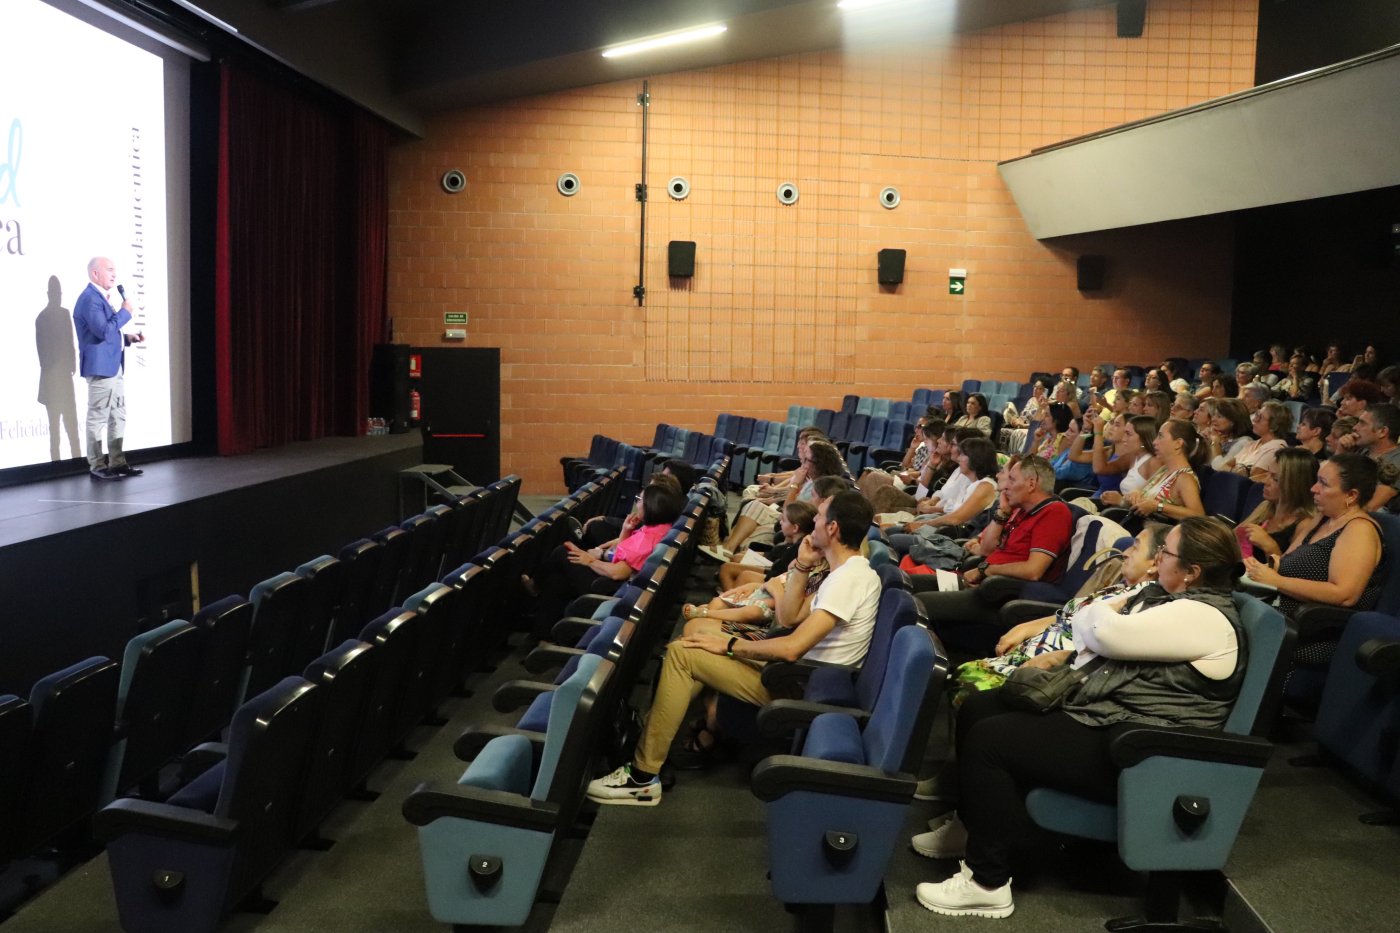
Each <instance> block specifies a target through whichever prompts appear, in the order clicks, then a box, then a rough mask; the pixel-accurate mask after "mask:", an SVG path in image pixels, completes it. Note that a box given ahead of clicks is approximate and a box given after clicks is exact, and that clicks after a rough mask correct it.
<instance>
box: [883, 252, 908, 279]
mask: <svg viewBox="0 0 1400 933" xmlns="http://www.w3.org/2000/svg"><path fill="white" fill-rule="evenodd" d="M879 281H880V284H881V285H898V284H899V283H900V282H903V281H904V250H902V249H882V250H880V273H879Z"/></svg>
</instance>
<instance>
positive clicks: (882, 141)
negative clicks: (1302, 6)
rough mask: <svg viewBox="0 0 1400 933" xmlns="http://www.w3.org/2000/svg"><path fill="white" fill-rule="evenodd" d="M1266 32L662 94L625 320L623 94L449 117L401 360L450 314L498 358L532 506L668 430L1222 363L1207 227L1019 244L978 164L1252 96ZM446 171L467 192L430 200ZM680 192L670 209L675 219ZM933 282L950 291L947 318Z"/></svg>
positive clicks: (635, 157)
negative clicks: (1079, 276) (788, 192)
mask: <svg viewBox="0 0 1400 933" xmlns="http://www.w3.org/2000/svg"><path fill="white" fill-rule="evenodd" d="M1257 18H1258V0H1154V2H1153V3H1152V4H1150V5H1149V8H1148V19H1147V28H1146V30H1145V33H1144V36H1143V38H1140V39H1118V38H1116V36H1115V25H1114V23H1115V21H1114V10H1113V7H1112V5H1108V6H1104V7H1098V8H1093V9H1087V10H1081V11H1077V12H1074V13H1070V14H1065V15H1061V16H1055V17H1050V18H1046V19H1042V20H1036V21H1033V22H1028V23H1021V24H1016V25H1011V26H1006V27H1001V28H997V29H992V30H987V31H985V32H981V33H977V34H974V35H969V36H952V37H944V38H937V39H923V40H919V41H917V42H913V43H911V44H909V45H907V46H905V47H902V48H896V49H889V48H882V49H878V50H866V51H862V50H858V49H856V50H851V49H848V50H845V51H836V50H833V51H827V52H819V53H808V54H803V55H795V56H788V57H784V58H778V59H769V60H763V61H756V62H746V63H742V64H737V65H732V66H725V67H720V68H714V69H708V70H703V71H694V72H687V73H681V74H670V75H658V76H655V77H653V78H651V79H650V93H651V108H650V131H649V137H648V138H649V150H648V166H647V176H648V177H647V182H648V184H649V186H650V191H651V197H650V201H649V204H648V210H647V221H646V287H647V299H646V304H645V307H638V306H637V303H636V302H635V301H634V300H633V299H632V286H633V285H635V284H636V283H637V276H638V250H639V242H640V229H641V225H640V220H639V210H638V205H637V203H636V202H635V200H634V198H633V185H634V183H635V182H636V181H638V180H639V177H640V172H641V140H642V127H641V124H642V119H641V113H640V109H639V107H638V106H637V103H636V97H637V94H638V92H639V91H640V84H641V82H640V81H635V82H633V81H629V82H625V83H619V84H613V85H604V86H597V87H590V88H585V89H581V90H574V91H566V92H560V93H556V94H550V95H545V96H541V97H534V98H529V99H523V100H515V101H509V102H505V103H501V104H495V105H490V106H482V107H474V108H471V109H469V110H464V111H460V112H456V113H450V114H445V115H440V116H438V117H437V118H436V119H434V120H433V121H431V124H430V127H429V132H428V134H427V137H426V138H425V139H424V140H422V141H418V142H414V143H410V144H405V145H402V146H399V147H397V148H396V149H395V151H394V153H393V156H392V160H391V176H390V177H391V188H390V230H389V239H390V260H389V303H390V314H391V315H392V317H393V318H394V321H395V327H396V339H398V340H401V341H407V342H410V343H414V344H418V345H438V344H440V343H442V342H443V341H442V339H441V334H442V330H443V324H442V320H443V318H442V315H443V313H444V312H446V311H467V312H469V314H470V323H469V325H468V335H469V336H468V342H469V343H470V345H472V346H499V347H500V348H501V351H502V373H501V377H502V379H501V405H502V413H501V414H502V438H501V451H502V467H503V470H506V471H513V472H516V473H519V474H521V475H522V476H524V477H525V480H526V484H527V491H532V492H548V491H552V490H556V489H558V488H559V486H560V478H559V469H558V465H557V463H558V461H557V457H558V455H559V454H560V453H561V452H581V451H583V450H585V449H586V448H587V445H588V441H589V438H590V437H591V436H592V435H593V434H594V433H595V432H603V433H606V434H610V435H612V436H615V437H620V438H622V439H625V440H630V441H633V442H637V443H641V442H646V441H649V440H650V438H651V435H652V429H653V428H654V426H655V424H656V422H657V421H659V420H664V421H669V422H671V423H674V424H679V425H682V426H685V427H689V428H699V429H708V428H712V427H713V425H714V418H715V415H716V414H717V413H718V412H721V411H734V412H740V413H744V414H751V415H757V416H766V417H775V418H778V419H781V418H782V417H783V416H784V415H785V413H786V410H787V406H788V405H789V404H792V403H801V404H811V405H817V406H832V407H836V406H839V402H840V399H841V396H842V395H844V394H845V393H847V392H859V393H861V394H868V395H881V396H888V397H892V398H907V397H908V396H909V394H910V392H911V390H912V389H914V388H916V387H919V386H930V387H940V386H949V385H954V384H956V383H958V382H960V381H961V380H962V379H963V378H965V377H989V378H1000V379H1006V378H1022V379H1024V378H1025V374H1026V373H1027V372H1029V371H1031V370H1033V369H1054V368H1057V367H1059V366H1061V365H1063V364H1065V363H1075V364H1078V365H1080V366H1088V365H1091V364H1093V363H1096V362H1101V361H1110V360H1112V361H1119V362H1147V361H1154V362H1155V361H1156V360H1158V359H1160V358H1161V357H1162V356H1163V355H1166V354H1168V353H1179V354H1181V355H1187V356H1191V355H1206V354H1222V355H1223V354H1224V352H1225V349H1226V344H1227V339H1228V335H1229V315H1230V299H1231V289H1232V282H1231V251H1232V236H1231V232H1230V228H1229V226H1228V222H1227V221H1224V220H1219V219H1207V220H1198V221H1184V222H1178V223H1171V224H1160V225H1154V226H1152V227H1146V228H1136V229H1130V230H1125V231H1118V232H1115V233H1113V234H1111V235H1110V234H1092V235H1084V236H1077V237H1067V238H1061V239H1059V240H1055V241H1047V242H1037V241H1036V240H1034V239H1033V238H1032V237H1031V236H1030V235H1029V233H1028V232H1027V231H1026V229H1025V226H1024V224H1023V223H1022V221H1021V219H1020V215H1019V213H1018V212H1017V210H1016V207H1015V204H1014V203H1013V202H1012V200H1011V196H1010V194H1009V192H1008V191H1007V190H1006V188H1005V186H1004V185H1002V183H1001V181H1000V179H999V178H998V176H997V173H996V163H997V161H998V160H1001V159H1006V158H1010V157H1014V156H1017V155H1022V154H1024V153H1026V152H1028V151H1029V150H1030V149H1032V148H1034V147H1036V146H1041V145H1045V144H1047V143H1053V142H1056V141H1059V140H1062V139H1066V138H1069V137H1073V136H1077V135H1080V134H1083V133H1089V132H1093V131H1096V130H1099V129H1102V128H1105V127H1109V126H1114V125H1117V124H1120V123H1124V122H1127V121H1130V120H1134V119H1138V118H1141V117H1144V116H1149V115H1152V114H1155V113H1160V112H1162V111H1165V110H1170V109H1174V108H1177V107H1181V106H1186V105H1189V104H1193V103H1196V102H1199V101H1202V100H1206V99H1208V98H1211V97H1216V96H1219V95H1222V94H1227V93H1230V92H1233V91H1237V90H1240V89H1243V88H1246V87H1249V86H1251V84H1252V78H1253V69H1254V38H1255V28H1256V23H1257ZM449 168H460V169H461V170H462V171H463V172H464V173H465V174H466V177H467V180H468V181H467V188H466V190H465V191H464V192H462V193H460V194H457V195H448V194H445V193H444V192H443V191H442V190H441V188H440V187H439V184H438V182H439V179H440V177H441V175H442V173H443V172H444V171H446V170H447V169H449ZM562 172H574V173H576V174H577V175H578V176H579V178H580V180H581V186H580V189H579V191H578V193H577V194H576V195H574V196H573V197H564V196H562V195H560V194H559V193H558V192H557V191H556V189H555V181H556V179H557V178H558V176H559V174H560V173H562ZM676 175H681V176H684V177H685V178H687V179H688V180H689V182H690V184H691V193H690V195H689V196H688V197H687V198H686V199H684V200H679V201H678V200H673V199H672V198H670V197H669V196H668V195H667V192H666V184H667V181H668V180H669V179H670V178H671V177H673V176H676ZM780 182H792V183H794V184H796V185H797V186H798V188H799V191H800V198H799V200H798V202H797V203H796V204H794V205H792V206H784V205H781V204H780V203H779V202H778V200H777V198H776V195H775V192H776V189H777V187H778V185H779V183H780ZM886 186H894V187H896V188H898V189H899V191H900V194H901V198H902V201H901V203H900V205H899V207H898V208H896V209H894V210H886V209H885V208H883V207H882V206H881V205H880V203H879V201H878V194H879V192H880V190H881V189H882V188H884V187H886ZM673 239H676V240H694V241H696V243H697V244H698V246H697V259H696V274H695V276H694V278H693V279H689V280H685V279H675V280H672V279H668V277H667V268H666V244H667V243H668V241H670V240H673ZM885 247H895V248H902V249H905V250H907V251H908V262H907V264H906V267H905V278H904V283H903V284H902V285H900V286H898V287H885V288H882V287H881V286H879V285H878V284H877V282H876V253H877V252H878V251H879V250H880V249H881V248H885ZM1085 252H1101V253H1104V254H1106V255H1107V256H1108V257H1109V270H1110V272H1109V280H1108V283H1107V287H1106V288H1105V289H1104V290H1103V291H1100V292H1096V293H1092V294H1082V293H1080V292H1079V291H1078V290H1077V289H1076V284H1075V260H1076V257H1077V256H1078V255H1079V254H1081V253H1085ZM952 267H959V268H965V269H967V270H968V280H967V290H966V293H965V294H963V295H961V296H952V295H950V294H949V290H948V278H947V270H948V269H949V268H952Z"/></svg>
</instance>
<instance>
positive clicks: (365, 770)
mask: <svg viewBox="0 0 1400 933" xmlns="http://www.w3.org/2000/svg"><path fill="white" fill-rule="evenodd" d="M422 624H423V617H422V616H420V615H419V614H418V613H416V612H413V611H412V610H408V609H390V610H389V611H388V612H386V613H384V614H383V615H381V616H379V617H378V618H376V619H373V620H371V621H370V623H369V624H368V625H366V626H365V630H364V631H363V632H362V633H361V634H360V640H361V641H364V642H368V643H369V644H370V645H372V646H373V647H374V649H375V664H376V667H377V668H378V669H377V671H376V672H375V677H374V681H373V683H372V684H371V686H370V691H369V698H368V699H367V700H366V701H365V708H364V716H363V721H362V723H361V726H360V735H359V738H358V740H357V741H356V743H355V752H354V754H353V755H352V756H351V761H350V771H351V778H352V780H353V781H354V783H355V784H356V785H359V784H362V783H363V782H364V780H365V778H367V777H368V776H369V773H370V772H371V771H373V770H374V767H375V765H377V764H379V762H380V761H381V760H383V759H384V757H385V756H386V755H388V754H389V752H390V751H391V750H394V749H395V748H396V747H399V746H401V745H402V743H403V741H404V739H405V738H407V736H408V734H409V733H410V732H411V731H413V727H414V726H416V725H417V724H418V720H419V719H420V718H422V717H421V715H420V714H418V713H417V712H416V710H417V706H416V704H415V703H414V702H413V699H412V698H411V697H410V698H409V699H408V701H407V702H404V695H405V693H406V692H407V691H408V690H410V689H411V687H412V685H413V684H414V682H415V678H416V676H417V671H416V667H415V666H416V664H417V661H418V645H419V638H420V631H421V626H422ZM405 757H412V756H411V755H406V756H405Z"/></svg>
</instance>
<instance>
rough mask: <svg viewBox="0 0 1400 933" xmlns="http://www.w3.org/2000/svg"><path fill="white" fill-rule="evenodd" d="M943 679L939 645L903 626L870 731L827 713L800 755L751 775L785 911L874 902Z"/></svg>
mask: <svg viewBox="0 0 1400 933" xmlns="http://www.w3.org/2000/svg"><path fill="white" fill-rule="evenodd" d="M947 669H948V662H947V659H946V658H944V657H943V655H942V652H941V651H940V650H938V646H937V643H936V642H935V640H934V637H933V635H932V634H931V633H930V632H929V631H928V630H927V629H925V628H923V627H921V626H917V625H910V626H905V627H904V628H902V629H900V631H899V634H898V635H897V636H896V637H895V642H894V645H893V647H892V649H891V653H890V667H889V672H888V675H887V676H886V677H885V680H884V684H883V687H882V689H881V690H880V693H879V696H878V698H877V699H876V701H875V704H874V709H873V710H872V712H871V714H870V717H869V720H868V721H867V722H866V724H865V727H864V728H861V726H860V725H859V724H858V723H857V722H856V720H855V719H854V718H853V717H851V716H850V715H848V714H846V713H837V712H828V713H822V714H821V715H819V716H818V717H817V718H816V719H814V720H813V721H812V723H811V726H810V728H809V729H808V732H807V736H806V739H805V740H804V742H803V744H802V750H801V754H798V755H773V756H770V757H768V758H765V759H764V760H763V761H760V762H759V763H758V766H757V767H755V768H754V770H753V775H752V778H751V786H752V790H753V793H754V796H756V797H758V799H759V800H762V801H763V802H764V804H765V808H764V809H765V812H766V814H767V835H768V867H769V879H770V881H771V884H772V890H773V895H774V896H775V897H777V898H778V899H779V900H780V901H782V902H783V903H784V904H788V905H804V904H866V903H869V902H871V901H873V900H875V898H876V897H877V895H878V893H879V891H880V888H881V885H882V883H883V881H884V876H885V869H886V868H887V866H888V865H889V862H890V858H891V856H892V855H893V854H894V850H895V846H896V845H898V844H900V842H901V841H902V837H903V834H904V824H905V818H906V816H907V815H908V813H909V809H910V807H911V805H912V804H913V800H914V789H915V787H916V785H917V779H916V777H915V771H916V769H917V768H918V766H919V763H920V762H921V761H922V759H923V754H924V747H925V745H926V744H927V742H928V737H929V733H930V731H931V729H932V726H933V715H934V711H935V709H936V708H937V705H938V702H939V699H940V697H941V694H942V687H943V680H944V677H945V676H946V674H947Z"/></svg>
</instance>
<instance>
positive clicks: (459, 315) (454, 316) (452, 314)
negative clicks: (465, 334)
mask: <svg viewBox="0 0 1400 933" xmlns="http://www.w3.org/2000/svg"><path fill="white" fill-rule="evenodd" d="M442 323H444V324H446V325H448V326H449V327H450V326H452V325H453V324H465V323H467V312H465V311H448V312H447V313H446V314H444V315H443V316H442Z"/></svg>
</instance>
